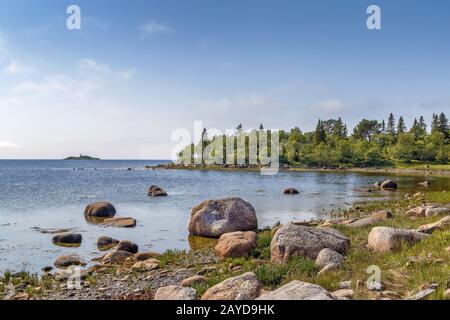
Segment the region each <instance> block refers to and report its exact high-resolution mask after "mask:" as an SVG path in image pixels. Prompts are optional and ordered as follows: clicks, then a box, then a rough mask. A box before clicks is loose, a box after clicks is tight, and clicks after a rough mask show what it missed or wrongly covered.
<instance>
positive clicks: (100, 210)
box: [84, 202, 116, 218]
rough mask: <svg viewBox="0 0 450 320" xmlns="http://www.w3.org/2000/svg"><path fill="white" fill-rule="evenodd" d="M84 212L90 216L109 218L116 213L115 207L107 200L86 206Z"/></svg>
mask: <svg viewBox="0 0 450 320" xmlns="http://www.w3.org/2000/svg"><path fill="white" fill-rule="evenodd" d="M84 214H85V215H86V216H91V217H98V218H111V217H114V215H115V214H116V209H115V208H114V206H113V205H112V204H111V203H109V202H95V203H91V204H90V205H88V206H87V207H86V209H85V210H84Z"/></svg>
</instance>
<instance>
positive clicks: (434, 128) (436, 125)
mask: <svg viewBox="0 0 450 320" xmlns="http://www.w3.org/2000/svg"><path fill="white" fill-rule="evenodd" d="M435 131H439V116H438V115H437V114H434V113H433V120H432V121H431V132H435Z"/></svg>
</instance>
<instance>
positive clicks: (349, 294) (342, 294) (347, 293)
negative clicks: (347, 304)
mask: <svg viewBox="0 0 450 320" xmlns="http://www.w3.org/2000/svg"><path fill="white" fill-rule="evenodd" d="M331 295H332V296H333V297H335V298H347V299H352V298H353V297H354V296H355V291H353V290H352V289H339V290H336V291H333V292H332V293H331Z"/></svg>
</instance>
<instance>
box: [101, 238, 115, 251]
mask: <svg viewBox="0 0 450 320" xmlns="http://www.w3.org/2000/svg"><path fill="white" fill-rule="evenodd" d="M119 242H120V241H119V240H116V239H113V238H110V237H105V236H102V237H99V238H98V239H97V248H98V249H99V250H100V251H106V250H109V249H112V248H114V247H115V246H117V245H118V244H119Z"/></svg>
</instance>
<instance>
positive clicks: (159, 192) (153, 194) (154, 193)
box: [148, 186, 167, 197]
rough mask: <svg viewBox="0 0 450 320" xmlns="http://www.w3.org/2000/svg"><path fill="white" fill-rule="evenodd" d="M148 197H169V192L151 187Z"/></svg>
mask: <svg viewBox="0 0 450 320" xmlns="http://www.w3.org/2000/svg"><path fill="white" fill-rule="evenodd" d="M148 195H149V196H150V197H167V192H166V191H164V190H163V189H162V188H160V187H158V186H151V187H150V188H149V189H148Z"/></svg>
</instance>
